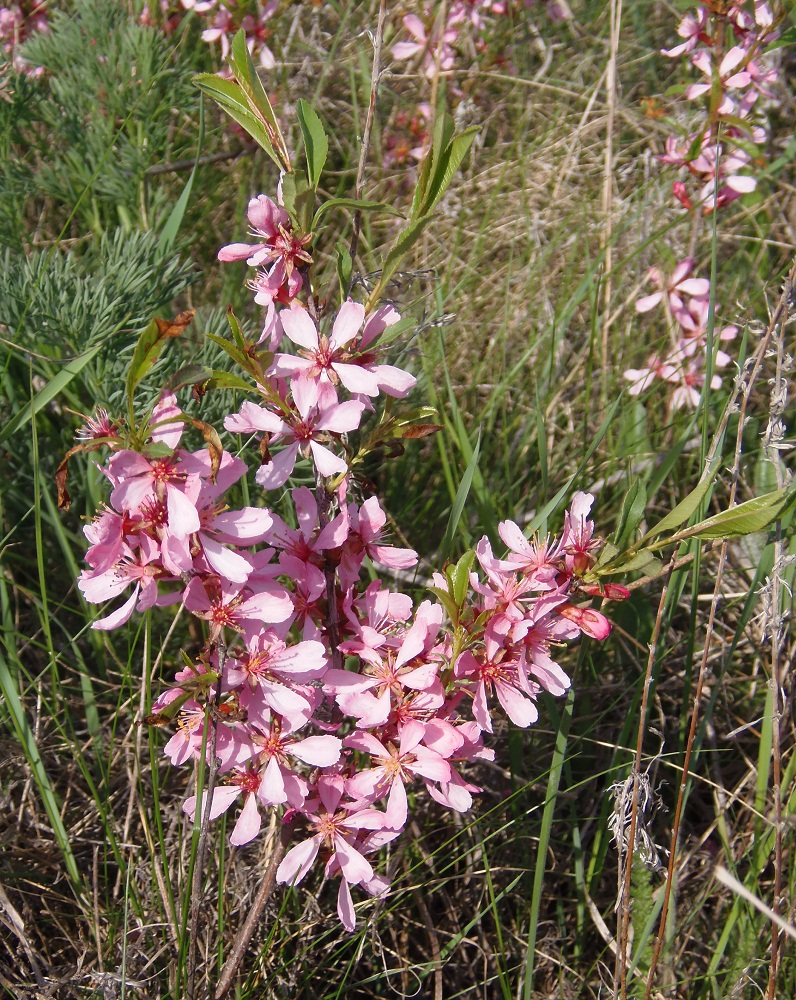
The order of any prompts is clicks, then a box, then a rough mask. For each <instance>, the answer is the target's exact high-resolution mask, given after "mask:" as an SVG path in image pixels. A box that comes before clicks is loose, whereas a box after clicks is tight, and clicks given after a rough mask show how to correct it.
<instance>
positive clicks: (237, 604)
mask: <svg viewBox="0 0 796 1000" xmlns="http://www.w3.org/2000/svg"><path fill="white" fill-rule="evenodd" d="M184 599H185V607H186V608H187V609H188V610H189V611H191V612H193V614H195V615H196V616H197V618H204V619H205V620H206V621H209V622H210V627H211V630H212V632H213V634H214V635H218V633H219V632H220V631H221V629H223V628H231V629H234V630H235V631H236V632H245V633H246V634H247V635H253V634H254V633H255V632H256V631H258V629H257V628H256V627H255V623H256V626H261V625H263V624H268V623H278V622H283V621H285V620H286V619H288V618H289V617H290V615H291V613H292V611H293V603H292V601H291V600H290V597H289V595H288V593H287V591H286V590H285V589H284V587H280V586H279V585H278V584H276V583H269V584H264V583H261V584H260V585H259V586H258V588H257V590H256V592H255V591H253V590H252V589H250V588H248V587H243V586H242V585H241V584H239V583H230V582H229V581H228V580H224V579H220V578H219V577H208V578H206V579H201V578H200V577H198V576H195V577H194V578H193V579H192V580H191V582H190V583H189V584H188V586H187V587H186V589H185V595H184Z"/></svg>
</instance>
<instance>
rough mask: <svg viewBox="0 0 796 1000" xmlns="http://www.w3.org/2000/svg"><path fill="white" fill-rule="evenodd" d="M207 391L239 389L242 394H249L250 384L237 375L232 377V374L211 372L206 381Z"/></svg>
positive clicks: (217, 371)
mask: <svg viewBox="0 0 796 1000" xmlns="http://www.w3.org/2000/svg"><path fill="white" fill-rule="evenodd" d="M207 388H208V389H240V390H241V391H242V392H248V393H250V392H251V391H252V386H251V383H249V382H247V381H246V380H245V379H242V378H241V377H240V376H239V375H233V374H232V372H225V371H220V370H215V371H213V374H212V375H211V376H210V378H209V379H208V381H207Z"/></svg>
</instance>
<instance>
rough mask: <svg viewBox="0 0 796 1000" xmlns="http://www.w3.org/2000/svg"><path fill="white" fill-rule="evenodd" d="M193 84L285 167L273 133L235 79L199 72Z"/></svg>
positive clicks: (277, 163) (276, 161) (280, 165)
mask: <svg viewBox="0 0 796 1000" xmlns="http://www.w3.org/2000/svg"><path fill="white" fill-rule="evenodd" d="M193 84H194V86H195V87H198V88H199V90H201V91H202V92H203V93H205V94H207V95H208V97H212V98H213V100H214V101H215V102H216V104H218V105H220V106H221V107H222V108H223V109H224V111H226V113H227V114H228V115H229V116H230V118H233V119H234V120H235V121H236V122H237V123H238V125H240V127H241V128H242V129H243V130H244V131H245V132H248V134H249V135H250V136H251V137H252V139H254V141H255V142H256V143H257V144H258V146H260V147H261V148H262V149H264V150H265V151H266V153H268V155H269V156H270V157H271V159H272V160H273V161H274V163H275V164H276V165H277V167H279V169H280V170H282V169H283V164H282V161H281V160H280V158H279V155H278V153H277V151H276V147H275V146H274V144H273V142H272V141H271V135H270V133H269V131H268V129H266V127H265V124H264V122H263V121H262V120H261V119H260V117H259V116H258V115H256V114H255V113H254V112H253V111H252V110H251V108H250V106H249V102H248V101H247V99H246V95H245V94H244V92H243V90H242V89H241V88H240V87H239V86H238V84H237V83H236V82H235V81H234V80H224V79H223V78H222V77H220V76H216V74H215V73H199V74H198V75H197V76H195V77H194V78H193Z"/></svg>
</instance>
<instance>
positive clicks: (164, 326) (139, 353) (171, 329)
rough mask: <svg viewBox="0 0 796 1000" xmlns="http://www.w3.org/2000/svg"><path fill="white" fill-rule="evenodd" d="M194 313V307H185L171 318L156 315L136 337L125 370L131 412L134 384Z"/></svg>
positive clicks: (149, 368)
mask: <svg viewBox="0 0 796 1000" xmlns="http://www.w3.org/2000/svg"><path fill="white" fill-rule="evenodd" d="M195 315H196V310H195V309H186V311H185V312H181V313H180V314H179V315H178V316H175V318H174V319H173V320H165V319H160V318H159V317H157V316H156V317H155V319H153V320H152V322H151V323H150V324H149V326H148V327H147V328H146V329H145V330H144V332H143V333H142V334H141V336H140V337H139V338H138V343H137V344H136V345H135V351H134V352H133V360H132V361H131V362H130V369H129V371H128V372H127V386H126V388H127V401H128V405H129V407H130V410H131V412H132V406H133V396H134V394H135V389H136V386H137V385H138V383H139V382H140V381H141V379H143V378H144V377H145V376H146V375H147V374H148V372H149V371H151V369H152V366H153V365H154V364H155V362H156V361H157V359H158V356H159V355H160V352H161V351H162V350H163V347H164V346H165V344H166V341H167V340H170V339H172V338H174V337H179V336H181V335H182V334H183V333H184V332H185V329H186V327H187V326H188V325H189V323H190V322H191V320H192V319H193V318H194V316H195Z"/></svg>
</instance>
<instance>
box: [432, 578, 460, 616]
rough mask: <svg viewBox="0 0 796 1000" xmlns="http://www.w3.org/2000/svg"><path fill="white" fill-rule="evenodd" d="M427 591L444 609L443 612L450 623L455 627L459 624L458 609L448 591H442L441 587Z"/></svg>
mask: <svg viewBox="0 0 796 1000" xmlns="http://www.w3.org/2000/svg"><path fill="white" fill-rule="evenodd" d="M428 589H429V590H430V591H431V593H432V594H433V595H434V596H435V597H436V598H437V600H438V601H439V602H440V604H441V605H442V606H443V608H445V612H446V614H447V616H448V618H450V620H451V622H452V623H453V624H454V625H457V624H458V622H459V607H458V605H457V604H456V601H454V599H453V598H452V597H451V595H450V594H449V593H448V591H447V590H443V589H442V587H429V588H428Z"/></svg>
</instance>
